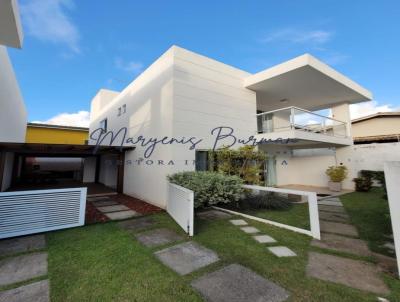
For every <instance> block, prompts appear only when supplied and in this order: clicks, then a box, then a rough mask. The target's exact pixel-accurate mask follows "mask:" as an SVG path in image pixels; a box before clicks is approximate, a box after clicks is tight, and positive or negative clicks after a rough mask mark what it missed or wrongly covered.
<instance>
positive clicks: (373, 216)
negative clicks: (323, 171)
mask: <svg viewBox="0 0 400 302" xmlns="http://www.w3.org/2000/svg"><path fill="white" fill-rule="evenodd" d="M383 195H384V192H383V190H382V189H381V188H372V190H371V191H370V192H367V193H365V192H354V193H349V194H346V195H343V196H341V197H340V199H341V201H342V203H343V205H344V207H345V208H346V211H347V212H348V213H349V215H350V219H351V222H352V223H353V224H354V225H355V226H356V227H357V230H358V232H359V234H360V238H361V239H363V240H365V241H366V242H367V243H368V245H369V248H370V249H371V250H372V251H374V252H377V253H381V254H384V255H388V256H392V257H393V256H394V255H393V253H390V252H389V250H388V249H387V248H385V247H382V245H383V244H384V243H385V242H388V241H390V239H388V238H386V237H385V235H386V236H388V235H391V234H392V227H391V221H390V215H389V206H388V202H387V200H386V199H384V198H383Z"/></svg>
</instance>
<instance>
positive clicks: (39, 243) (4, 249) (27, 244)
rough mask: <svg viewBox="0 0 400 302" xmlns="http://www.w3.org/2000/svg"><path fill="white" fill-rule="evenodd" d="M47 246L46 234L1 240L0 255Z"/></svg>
mask: <svg viewBox="0 0 400 302" xmlns="http://www.w3.org/2000/svg"><path fill="white" fill-rule="evenodd" d="M45 247H46V240H45V237H44V235H42V234H40V235H31V236H24V237H17V238H12V239H3V240H0V256H7V255H12V254H17V253H24V252H29V251H34V250H39V249H44V248H45Z"/></svg>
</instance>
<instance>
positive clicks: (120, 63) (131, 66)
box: [115, 58, 143, 75]
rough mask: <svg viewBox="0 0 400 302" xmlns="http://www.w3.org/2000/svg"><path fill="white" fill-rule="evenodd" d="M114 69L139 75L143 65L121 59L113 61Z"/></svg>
mask: <svg viewBox="0 0 400 302" xmlns="http://www.w3.org/2000/svg"><path fill="white" fill-rule="evenodd" d="M115 67H117V68H118V69H121V70H123V71H126V72H129V73H133V74H134V75H137V74H139V73H140V72H141V71H142V70H143V64H142V63H141V62H137V61H124V60H123V59H121V58H116V59H115Z"/></svg>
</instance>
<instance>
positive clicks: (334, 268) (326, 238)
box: [306, 197, 389, 295]
mask: <svg viewBox="0 0 400 302" xmlns="http://www.w3.org/2000/svg"><path fill="white" fill-rule="evenodd" d="M318 205H319V218H320V227H321V240H316V239H314V240H313V241H312V242H311V245H312V246H314V247H318V248H321V249H324V250H327V251H329V250H330V251H336V252H342V253H345V254H352V255H355V256H365V257H368V256H371V255H372V253H371V252H370V250H369V249H368V246H367V244H366V243H365V242H364V241H362V240H361V239H359V234H358V231H357V229H356V228H355V227H354V226H353V225H352V224H351V222H350V218H349V215H348V214H347V213H346V210H345V209H344V207H343V204H342V203H341V201H340V199H339V198H337V197H330V198H324V199H323V200H320V201H318ZM306 271H307V275H308V276H310V277H314V278H317V279H321V280H324V281H330V282H334V283H339V284H343V285H346V286H350V287H353V288H356V289H360V290H365V291H369V292H373V293H376V294H380V295H385V294H388V293H389V289H388V287H387V286H386V284H385V283H384V282H383V281H382V279H381V277H380V270H379V269H378V268H377V267H376V265H374V264H372V263H369V262H366V261H360V260H354V259H349V258H347V257H346V256H336V255H335V256H334V255H329V254H325V253H318V252H310V253H309V259H308V264H307V270H306Z"/></svg>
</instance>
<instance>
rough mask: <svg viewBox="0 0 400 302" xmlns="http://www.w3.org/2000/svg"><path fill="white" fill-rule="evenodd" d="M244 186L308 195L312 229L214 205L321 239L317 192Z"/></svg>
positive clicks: (253, 187)
mask: <svg viewBox="0 0 400 302" xmlns="http://www.w3.org/2000/svg"><path fill="white" fill-rule="evenodd" d="M243 188H245V189H251V190H258V191H267V192H276V193H283V194H293V195H301V196H306V197H307V200H308V210H309V215H310V226H311V230H305V229H301V228H297V227H294V226H291V225H287V224H283V223H279V222H275V221H272V220H268V219H264V218H259V217H255V216H251V215H247V214H243V213H240V212H236V211H231V210H226V209H223V208H219V207H214V208H216V209H219V210H222V211H225V212H229V213H232V214H235V215H240V216H243V217H245V218H248V219H253V220H256V221H259V222H263V223H267V224H271V225H274V226H277V227H280V228H283V229H287V230H290V231H294V232H297V233H301V234H306V235H309V236H311V237H313V238H315V239H318V240H319V239H321V233H320V228H319V214H318V201H317V193H315V192H307V191H298V190H289V189H279V188H273V187H261V186H250V185H244V186H243Z"/></svg>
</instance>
